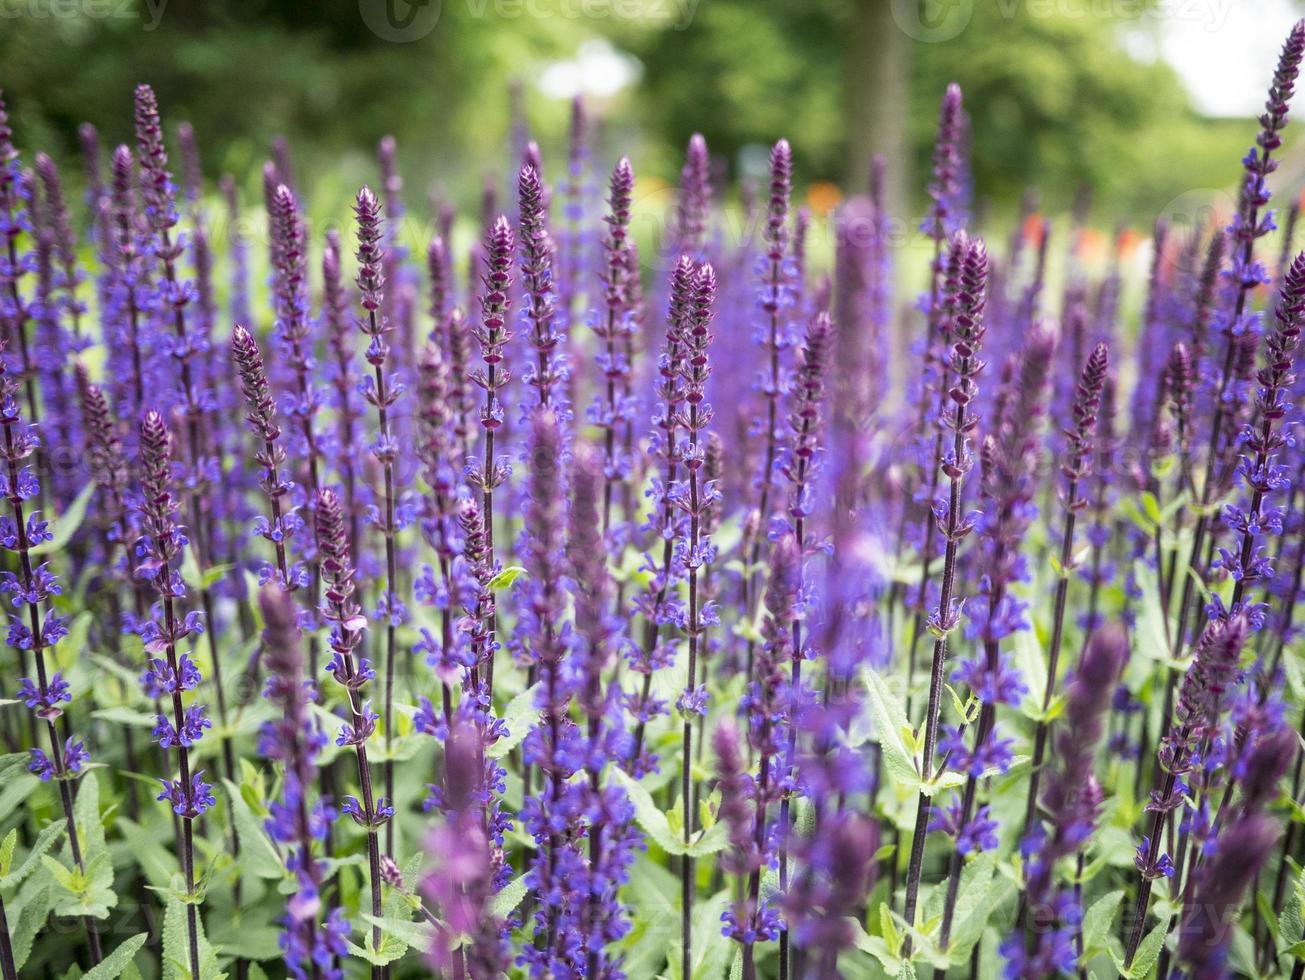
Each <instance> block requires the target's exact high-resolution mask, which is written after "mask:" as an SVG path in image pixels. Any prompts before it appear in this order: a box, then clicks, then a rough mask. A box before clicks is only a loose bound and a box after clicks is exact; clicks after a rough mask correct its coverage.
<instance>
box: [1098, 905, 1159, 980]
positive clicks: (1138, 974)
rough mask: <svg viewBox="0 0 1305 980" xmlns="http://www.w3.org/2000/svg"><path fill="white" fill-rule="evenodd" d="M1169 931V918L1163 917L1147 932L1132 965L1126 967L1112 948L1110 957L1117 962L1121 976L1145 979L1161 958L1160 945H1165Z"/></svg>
mask: <svg viewBox="0 0 1305 980" xmlns="http://www.w3.org/2000/svg"><path fill="white" fill-rule="evenodd" d="M1168 931H1169V920H1168V919H1162V920H1161V921H1160V922H1159V923H1158V924H1157V925H1156V927H1155V928H1154V929H1152V930H1151V931H1150V932H1149V933H1147V934H1146V938H1145V939H1143V940H1142V942H1141V943H1140V944H1138V947H1137V953H1136V955H1134V957H1133V963H1132V965H1131V966H1129V967H1127V968H1125V966H1124V961H1123V959H1122V957H1120V956H1119V955H1118V954H1117V953H1116V952H1115V951H1114V950H1113V949H1112V950H1110V958H1111V959H1112V960H1113V961H1114V963H1115V969H1117V970H1118V971H1119V973H1120V975H1121V976H1123V977H1127V978H1128V980H1144V978H1146V977H1147V976H1149V975H1150V973H1151V968H1152V967H1153V966H1155V961H1156V960H1157V959H1159V958H1160V947H1162V946H1163V945H1164V942H1165V934H1166V933H1167V932H1168Z"/></svg>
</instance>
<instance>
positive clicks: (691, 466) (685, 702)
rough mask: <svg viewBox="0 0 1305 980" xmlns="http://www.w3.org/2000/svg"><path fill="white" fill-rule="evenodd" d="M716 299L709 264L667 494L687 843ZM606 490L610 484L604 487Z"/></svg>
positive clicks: (689, 333)
mask: <svg viewBox="0 0 1305 980" xmlns="http://www.w3.org/2000/svg"><path fill="white" fill-rule="evenodd" d="M715 301H716V272H715V270H714V269H713V268H712V267H711V265H704V266H703V267H702V268H701V269H699V270H698V274H697V276H696V277H695V279H694V287H693V299H692V305H691V307H690V310H689V313H688V319H687V323H686V325H685V337H684V346H685V358H684V366H683V368H682V369H681V377H683V379H684V402H685V405H686V406H687V408H685V409H682V410H681V414H680V420H679V424H680V426H681V427H682V428H683V429H684V432H685V437H686V445H685V446H684V449H683V455H682V460H683V464H684V468H685V469H686V470H687V471H688V477H687V479H684V480H681V481H679V482H678V483H677V484H676V485H675V488H674V489H673V490H672V491H671V499H672V501H673V502H674V504H675V506H676V507H677V508H679V509H680V510H681V511H683V513H684V515H685V517H686V518H687V519H688V520H687V523H688V527H687V528H686V529H685V530H684V531H683V533H682V534H681V536H680V537H679V540H678V541H677V542H676V547H677V548H678V549H679V558H678V560H679V562H680V563H681V564H682V565H683V566H684V568H685V569H686V570H687V575H688V579H689V602H688V612H687V617H686V619H685V621H684V625H683V629H684V632H685V634H686V635H687V637H688V640H689V650H688V673H687V676H686V679H685V688H684V693H683V694H682V695H681V696H680V700H679V702H678V704H677V707H678V708H679V709H680V713H681V715H682V716H683V718H684V730H683V739H682V742H681V745H682V755H681V760H680V800H681V805H682V806H683V809H684V813H685V818H684V842H685V844H688V842H689V835H690V834H691V833H692V831H693V826H694V820H693V816H692V813H691V807H692V803H691V800H692V783H693V779H692V774H691V766H690V758H691V752H692V742H693V719H694V716H695V715H702V714H706V711H707V691H706V686H705V685H704V684H702V683H701V679H700V677H699V675H698V671H699V669H700V668H699V664H698V657H699V652H700V651H701V652H703V653H705V648H704V645H703V639H704V637H705V636H706V633H707V630H708V628H709V627H710V626H712V625H714V624H715V623H716V622H718V620H717V617H716V610H715V608H714V607H713V606H712V604H711V603H706V604H700V597H699V594H698V580H699V574H700V573H701V571H702V569H703V567H704V566H705V565H709V564H710V563H711V562H712V560H713V559H714V558H715V548H713V547H712V544H711V539H710V537H709V536H708V535H706V534H705V533H704V529H703V526H704V523H705V518H706V517H707V515H708V514H709V513H710V511H711V509H712V508H713V507H714V505H715V501H716V498H717V495H718V492H719V491H718V490H717V488H716V486H715V485H714V484H713V483H711V482H710V481H707V480H704V479H703V477H702V472H701V471H702V466H703V463H704V462H705V459H706V438H705V436H706V429H707V426H708V425H709V424H710V423H711V418H712V408H711V404H710V403H709V402H707V401H706V394H707V379H708V378H709V377H710V376H711V362H710V359H709V355H708V351H709V349H710V347H711V341H712V334H711V321H712V317H713V312H712V306H713V304H714V303H715ZM609 486H610V484H609ZM692 878H693V859H692V858H690V857H688V856H687V855H686V856H685V858H684V862H683V867H682V868H681V876H680V880H681V886H682V887H681V893H680V898H681V905H680V916H681V918H680V925H681V928H680V935H681V937H682V940H683V942H682V947H681V952H682V959H683V967H684V973H685V975H686V976H688V975H689V973H690V964H691V963H692V959H691V947H690V938H691V936H690V905H691V903H692V899H693V883H692Z"/></svg>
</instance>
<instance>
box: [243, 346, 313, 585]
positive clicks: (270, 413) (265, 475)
mask: <svg viewBox="0 0 1305 980" xmlns="http://www.w3.org/2000/svg"><path fill="white" fill-rule="evenodd" d="M231 359H232V360H233V361H234V362H235V365H236V371H237V373H238V374H239V375H240V385H241V388H242V389H243V391H244V393H245V401H246V402H247V403H248V405H249V414H248V415H247V416H246V419H247V420H248V422H249V430H250V431H251V432H252V433H253V434H254V436H255V437H256V438H257V439H258V441H259V442H260V443H261V444H262V445H261V446H260V448H259V449H258V450H257V451H256V452H255V453H254V459H255V460H257V461H258V464H259V466H260V467H262V476H261V479H260V481H259V485H260V487H261V488H262V490H263V493H264V494H266V496H267V499H268V506H269V508H270V511H271V516H270V519H269V518H263V517H260V518H258V519H257V520H256V521H255V522H254V534H256V535H257V536H259V537H261V538H264V539H266V540H267V541H268V543H269V544H271V545H272V548H273V551H274V552H275V554H276V563H275V565H273V564H270V563H264V565H263V568H262V571H261V572H260V574H259V581H260V583H261V584H264V585H266V584H267V583H268V582H275V583H276V584H277V585H278V586H279V587H280V588H282V589H284V590H286V591H293V590H295V589H299V588H303V587H304V586H306V585H307V584H308V572H307V570H306V569H305V568H304V567H303V565H302V564H301V563H298V562H296V563H294V564H291V561H290V556H289V553H290V542H291V541H292V540H293V538H294V536H295V534H296V533H297V532H298V531H300V530H301V529H302V528H303V521H302V519H301V518H300V517H299V515H298V514H297V513H296V508H295V507H294V506H293V504H291V503H290V502H289V499H288V498H289V495H290V493H291V492H292V491H293V490H294V482H293V481H291V480H290V479H288V478H287V477H286V476H284V475H283V473H282V468H283V467H284V466H285V449H284V448H283V447H282V445H281V442H280V439H281V427H280V426H279V425H278V424H277V415H276V404H275V402H274V401H273V399H272V386H271V384H270V383H269V382H268V379H267V371H266V369H265V368H264V367H263V355H262V353H261V352H260V351H259V349H258V344H257V342H256V341H255V340H254V336H253V334H251V333H250V332H249V331H248V330H246V329H245V328H244V327H243V326H241V325H240V324H236V326H235V328H234V329H233V330H232V331H231Z"/></svg>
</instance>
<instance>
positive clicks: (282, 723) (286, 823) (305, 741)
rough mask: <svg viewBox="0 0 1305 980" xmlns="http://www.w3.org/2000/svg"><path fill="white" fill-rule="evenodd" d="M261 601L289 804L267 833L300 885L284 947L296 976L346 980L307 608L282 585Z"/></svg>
mask: <svg viewBox="0 0 1305 980" xmlns="http://www.w3.org/2000/svg"><path fill="white" fill-rule="evenodd" d="M258 603H259V608H260V609H261V610H262V613H263V621H264V622H265V623H266V627H265V628H264V631H263V643H264V654H263V662H264V664H265V666H266V668H267V673H268V679H267V688H266V691H265V692H264V695H265V697H267V699H268V700H269V701H271V702H272V703H273V705H275V707H276V709H277V711H278V714H279V718H278V719H277V720H276V721H269V722H265V723H264V724H263V728H262V730H261V731H260V733H259V736H260V738H259V744H260V746H261V749H262V751H263V752H264V754H266V755H267V756H268V757H269V758H271V759H273V760H275V761H277V762H279V763H281V764H282V766H283V767H284V771H285V779H284V782H283V784H282V788H281V799H280V800H278V801H276V802H275V803H273V804H272V806H271V816H270V817H269V818H268V820H267V822H266V828H267V832H268V833H269V834H270V835H271V837H272V839H273V840H275V841H277V842H278V843H280V844H282V845H284V846H285V848H286V852H287V857H286V867H287V869H288V870H289V871H290V872H291V873H292V874H293V875H294V876H295V881H296V890H295V891H294V892H293V893H292V894H291V895H290V897H289V899H288V900H287V903H286V913H285V916H284V917H283V918H282V919H281V923H282V926H283V929H284V932H283V933H282V936H281V949H282V950H283V951H284V952H285V958H286V963H287V965H288V967H289V969H290V971H291V973H292V974H293V975H295V976H300V975H310V976H321V977H323V978H330V980H339V978H341V977H343V972H342V971H341V970H339V969H336V968H334V967H332V966H331V965H330V964H331V963H332V962H334V961H335V960H334V959H333V958H335V957H340V956H343V955H345V953H346V950H347V946H346V944H345V942H344V937H345V935H347V932H348V927H347V924H341V927H340V928H336V927H333V926H330V925H329V923H330V922H331V921H332V919H335V918H337V917H338V913H339V910H338V909H334V910H331V911H330V912H329V913H327V914H325V915H324V914H322V913H323V910H322V901H321V896H322V889H323V886H324V884H325V880H326V869H325V865H324V864H323V862H322V861H321V859H319V858H318V857H316V856H315V854H314V850H315V847H316V844H317V842H318V841H319V840H321V839H323V838H324V837H325V836H326V834H327V831H328V829H329V826H330V823H331V822H332V821H333V820H334V819H335V813H334V811H333V810H332V809H331V808H330V807H329V806H328V805H327V803H326V801H324V800H322V799H320V798H319V799H313V798H312V797H313V792H314V790H315V788H316V786H317V754H318V752H319V751H320V750H321V748H322V746H323V745H324V744H325V741H326V737H325V735H324V734H323V733H322V730H321V728H320V726H319V725H318V723H317V722H316V720H315V719H314V718H313V717H312V715H311V713H310V708H309V706H310V704H311V702H312V701H313V688H314V684H313V681H311V680H310V679H308V678H307V677H306V676H305V665H304V653H303V639H302V637H301V636H300V634H299V607H298V604H297V603H296V602H295V600H294V598H293V597H292V596H291V595H290V594H289V593H288V592H286V591H284V590H283V589H280V588H276V587H264V588H263V590H262V591H261V592H260V593H259V596H258Z"/></svg>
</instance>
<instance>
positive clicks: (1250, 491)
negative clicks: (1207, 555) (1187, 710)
mask: <svg viewBox="0 0 1305 980" xmlns="http://www.w3.org/2000/svg"><path fill="white" fill-rule="evenodd" d="M1302 311H1305V253H1302V254H1300V255H1298V256H1297V257H1296V259H1295V261H1293V262H1292V265H1291V269H1290V270H1289V271H1288V272H1287V275H1286V277H1285V279H1284V281H1283V287H1282V295H1281V296H1280V298H1279V301H1278V305H1277V306H1276V307H1275V308H1274V317H1275V319H1276V321H1277V327H1276V329H1275V330H1274V331H1273V332H1272V333H1270V334H1269V336H1268V337H1267V338H1266V340H1265V344H1264V355H1265V357H1264V367H1262V368H1261V369H1260V371H1259V372H1258V374H1257V375H1256V380H1257V381H1258V387H1257V389H1256V393H1255V408H1254V416H1253V422H1251V423H1248V424H1247V426H1246V428H1245V430H1244V431H1243V434H1242V442H1243V443H1244V444H1245V446H1246V450H1247V451H1246V453H1245V454H1244V455H1243V456H1242V457H1241V463H1240V464H1239V465H1238V467H1237V475H1238V476H1239V477H1240V479H1241V481H1242V483H1243V484H1244V485H1245V487H1246V491H1247V496H1248V497H1249V502H1248V504H1247V506H1246V507H1245V508H1244V509H1243V508H1242V507H1240V506H1238V505H1236V504H1229V505H1227V506H1226V507H1225V508H1224V511H1223V515H1222V516H1223V522H1224V524H1225V525H1226V526H1227V527H1228V529H1229V530H1231V531H1232V532H1233V535H1234V539H1233V540H1234V541H1235V542H1236V545H1237V551H1236V552H1233V551H1230V550H1229V549H1227V548H1220V549H1219V555H1220V557H1219V559H1218V560H1217V561H1216V562H1214V567H1216V568H1223V569H1226V570H1227V572H1228V574H1229V575H1231V576H1232V578H1233V583H1234V584H1233V592H1232V598H1231V600H1230V603H1229V611H1230V612H1232V613H1236V612H1237V611H1238V610H1240V609H1241V607H1242V601H1243V598H1244V597H1245V595H1246V589H1247V587H1248V586H1253V585H1254V584H1255V583H1256V582H1262V583H1265V584H1268V583H1269V582H1271V581H1272V579H1273V562H1272V559H1271V558H1270V557H1269V556H1268V555H1267V554H1266V553H1265V550H1264V547H1263V545H1262V544H1260V539H1261V537H1262V536H1263V535H1264V534H1266V533H1267V534H1279V533H1281V532H1282V510H1281V509H1280V508H1277V507H1272V506H1268V505H1267V504H1268V498H1269V497H1270V496H1271V495H1272V494H1274V493H1277V492H1280V491H1282V490H1284V489H1287V488H1288V486H1289V483H1288V480H1289V478H1288V472H1287V467H1285V466H1283V465H1282V464H1280V463H1279V462H1278V456H1279V452H1280V451H1281V450H1282V449H1283V448H1285V447H1286V446H1287V443H1288V436H1287V435H1286V434H1285V433H1284V431H1283V426H1284V424H1285V423H1284V421H1283V420H1284V419H1285V418H1286V416H1287V415H1288V413H1289V412H1290V411H1291V408H1292V405H1291V401H1290V393H1291V392H1292V390H1293V388H1294V385H1295V382H1296V375H1295V373H1294V371H1293V369H1294V366H1295V360H1296V349H1297V347H1299V346H1300V332H1301V323H1300V321H1301V315H1302ZM1248 611H1250V612H1251V613H1252V623H1253V625H1255V626H1256V627H1257V628H1258V626H1259V624H1260V623H1261V622H1262V620H1263V613H1262V611H1260V610H1258V609H1257V608H1256V607H1255V606H1251V607H1249V610H1248ZM1214 614H1215V615H1220V616H1221V615H1226V613H1225V612H1224V610H1223V607H1222V604H1221V603H1219V600H1218V599H1216V600H1215V605H1214Z"/></svg>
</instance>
